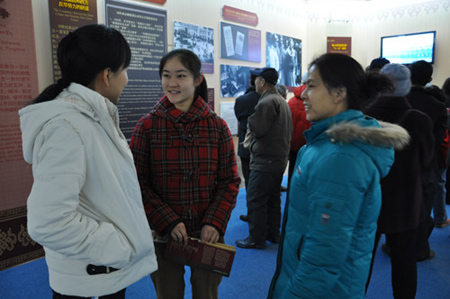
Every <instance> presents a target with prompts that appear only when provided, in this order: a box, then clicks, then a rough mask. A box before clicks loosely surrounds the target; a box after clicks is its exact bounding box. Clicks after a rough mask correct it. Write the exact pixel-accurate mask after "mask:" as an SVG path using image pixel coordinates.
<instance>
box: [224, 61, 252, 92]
mask: <svg viewBox="0 0 450 299" xmlns="http://www.w3.org/2000/svg"><path fill="white" fill-rule="evenodd" d="M253 69H255V68H254V67H248V66H240V65H227V64H221V65H220V96H221V97H222V98H233V97H238V96H241V95H243V94H244V93H245V91H246V90H247V89H248V88H249V87H250V70H253Z"/></svg>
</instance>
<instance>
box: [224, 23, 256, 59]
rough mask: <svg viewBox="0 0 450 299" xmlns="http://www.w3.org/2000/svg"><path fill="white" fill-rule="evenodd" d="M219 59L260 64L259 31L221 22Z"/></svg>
mask: <svg viewBox="0 0 450 299" xmlns="http://www.w3.org/2000/svg"><path fill="white" fill-rule="evenodd" d="M220 58H226V59H236V60H244V61H251V62H261V31H260V30H256V29H252V28H247V27H242V26H238V25H234V24H229V23H224V22H221V23H220Z"/></svg>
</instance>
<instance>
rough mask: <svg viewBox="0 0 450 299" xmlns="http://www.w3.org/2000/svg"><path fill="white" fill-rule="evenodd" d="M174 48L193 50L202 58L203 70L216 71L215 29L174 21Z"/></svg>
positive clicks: (207, 72)
mask: <svg viewBox="0 0 450 299" xmlns="http://www.w3.org/2000/svg"><path fill="white" fill-rule="evenodd" d="M173 48H174V49H189V50H191V51H192V52H194V53H195V54H197V56H198V57H199V58H200V61H201V62H202V72H203V73H205V74H213V73H214V29H212V28H208V27H202V26H197V25H193V24H187V23H181V22H177V21H174V22H173Z"/></svg>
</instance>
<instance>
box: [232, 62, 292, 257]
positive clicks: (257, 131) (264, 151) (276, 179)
mask: <svg viewBox="0 0 450 299" xmlns="http://www.w3.org/2000/svg"><path fill="white" fill-rule="evenodd" d="M250 72H251V73H252V74H253V75H255V76H257V77H256V80H255V88H256V92H257V93H259V94H260V95H261V98H260V100H259V102H258V104H257V105H256V107H255V112H254V113H253V114H252V115H251V116H250V117H249V118H248V129H249V131H250V132H251V135H252V138H251V142H250V145H249V150H250V170H251V172H250V178H249V184H248V189H247V209H248V223H249V231H250V235H249V236H248V237H247V238H246V239H243V240H238V241H236V245H237V246H238V247H241V248H257V249H263V248H265V247H266V246H267V244H266V240H268V241H270V242H272V243H279V241H280V222H281V205H280V204H281V192H280V184H281V181H282V178H283V172H284V170H285V169H286V166H287V162H288V155H289V146H290V141H291V138H292V116H291V111H290V109H289V106H288V104H287V102H286V100H285V99H284V98H283V97H282V96H280V94H279V93H278V92H277V89H276V84H277V81H278V73H277V71H276V70H275V69H274V68H263V69H261V70H254V71H250Z"/></svg>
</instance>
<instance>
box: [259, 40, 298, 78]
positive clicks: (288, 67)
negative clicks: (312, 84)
mask: <svg viewBox="0 0 450 299" xmlns="http://www.w3.org/2000/svg"><path fill="white" fill-rule="evenodd" d="M266 45H267V46H266V47H267V48H266V65H267V67H273V68H274V69H276V70H277V71H278V75H279V79H278V83H280V84H283V85H285V86H288V87H295V86H299V85H300V84H301V78H302V40H301V39H297V38H293V37H289V36H285V35H281V34H276V33H271V32H267V35H266Z"/></svg>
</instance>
